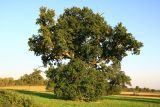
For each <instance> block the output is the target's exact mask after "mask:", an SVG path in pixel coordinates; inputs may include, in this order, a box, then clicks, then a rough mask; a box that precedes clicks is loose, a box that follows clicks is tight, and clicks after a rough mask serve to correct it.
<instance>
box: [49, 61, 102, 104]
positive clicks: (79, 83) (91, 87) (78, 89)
mask: <svg viewBox="0 0 160 107" xmlns="http://www.w3.org/2000/svg"><path fill="white" fill-rule="evenodd" d="M50 74H51V75H50ZM47 76H50V77H53V79H54V81H55V86H54V93H55V95H57V97H62V98H64V99H72V100H77V99H78V100H85V101H92V100H97V99H98V98H99V97H101V95H102V93H103V89H104V84H105V80H104V76H103V75H102V73H101V72H99V71H97V70H96V69H94V68H90V66H88V65H87V64H86V63H84V62H83V61H81V60H80V59H73V60H71V61H70V62H69V64H68V65H61V66H60V67H58V68H50V69H49V70H48V71H47Z"/></svg>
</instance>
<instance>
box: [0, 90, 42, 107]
mask: <svg viewBox="0 0 160 107" xmlns="http://www.w3.org/2000/svg"><path fill="white" fill-rule="evenodd" d="M1 106H2V107H40V106H38V105H37V104H36V103H35V101H33V100H31V99H30V98H29V97H24V96H21V95H18V94H17V93H15V92H13V91H7V90H0V107H1Z"/></svg>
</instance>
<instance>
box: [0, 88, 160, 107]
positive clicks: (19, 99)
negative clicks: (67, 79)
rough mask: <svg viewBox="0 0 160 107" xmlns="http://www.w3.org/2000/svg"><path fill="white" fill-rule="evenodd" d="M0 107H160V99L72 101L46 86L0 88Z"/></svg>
mask: <svg viewBox="0 0 160 107" xmlns="http://www.w3.org/2000/svg"><path fill="white" fill-rule="evenodd" d="M6 103H7V104H6ZM0 107H160V98H158V97H156V98H143V97H142V96H141V97H140V98H139V97H131V96H124V95H123V96H121V95H117V96H103V97H102V99H101V100H99V101H96V102H84V101H71V100H62V99H57V98H56V97H55V95H54V94H53V93H52V92H45V87H44V86H13V87H0Z"/></svg>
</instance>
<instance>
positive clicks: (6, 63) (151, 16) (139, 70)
mask: <svg viewBox="0 0 160 107" xmlns="http://www.w3.org/2000/svg"><path fill="white" fill-rule="evenodd" d="M41 6H47V7H48V8H53V9H54V10H55V11H56V16H57V17H58V15H59V14H61V13H63V10H64V9H65V8H68V7H72V6H78V7H83V6H87V7H89V8H91V9H93V11H94V12H99V13H103V16H104V17H105V19H106V20H107V22H108V23H109V24H110V25H111V26H115V25H116V24H117V23H118V22H122V23H123V24H124V25H125V26H126V27H127V29H128V31H129V32H131V33H132V34H133V36H135V38H136V39H138V40H140V41H141V42H143V43H144V47H143V48H142V51H141V55H139V56H132V55H129V56H128V57H126V58H125V59H124V60H123V61H122V69H123V70H124V71H126V74H128V75H129V76H131V78H132V84H133V86H135V85H139V86H140V87H149V88H157V89H160V85H159V83H160V1H159V0H3V1H2V0H1V2H0V77H10V76H12V77H15V78H18V77H20V76H21V75H23V74H24V73H31V72H32V71H33V68H37V67H38V66H41V65H42V63H41V60H40V57H36V56H34V54H33V52H29V51H28V49H29V48H28V45H27V41H28V38H29V37H31V36H32V34H36V33H37V29H38V26H36V25H35V20H36V18H37V17H38V14H39V7H41Z"/></svg>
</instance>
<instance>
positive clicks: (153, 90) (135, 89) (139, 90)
mask: <svg viewBox="0 0 160 107" xmlns="http://www.w3.org/2000/svg"><path fill="white" fill-rule="evenodd" d="M123 91H128V92H136V93H137V92H160V90H156V89H150V88H146V87H144V88H141V87H139V86H135V88H127V87H124V88H123Z"/></svg>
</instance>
